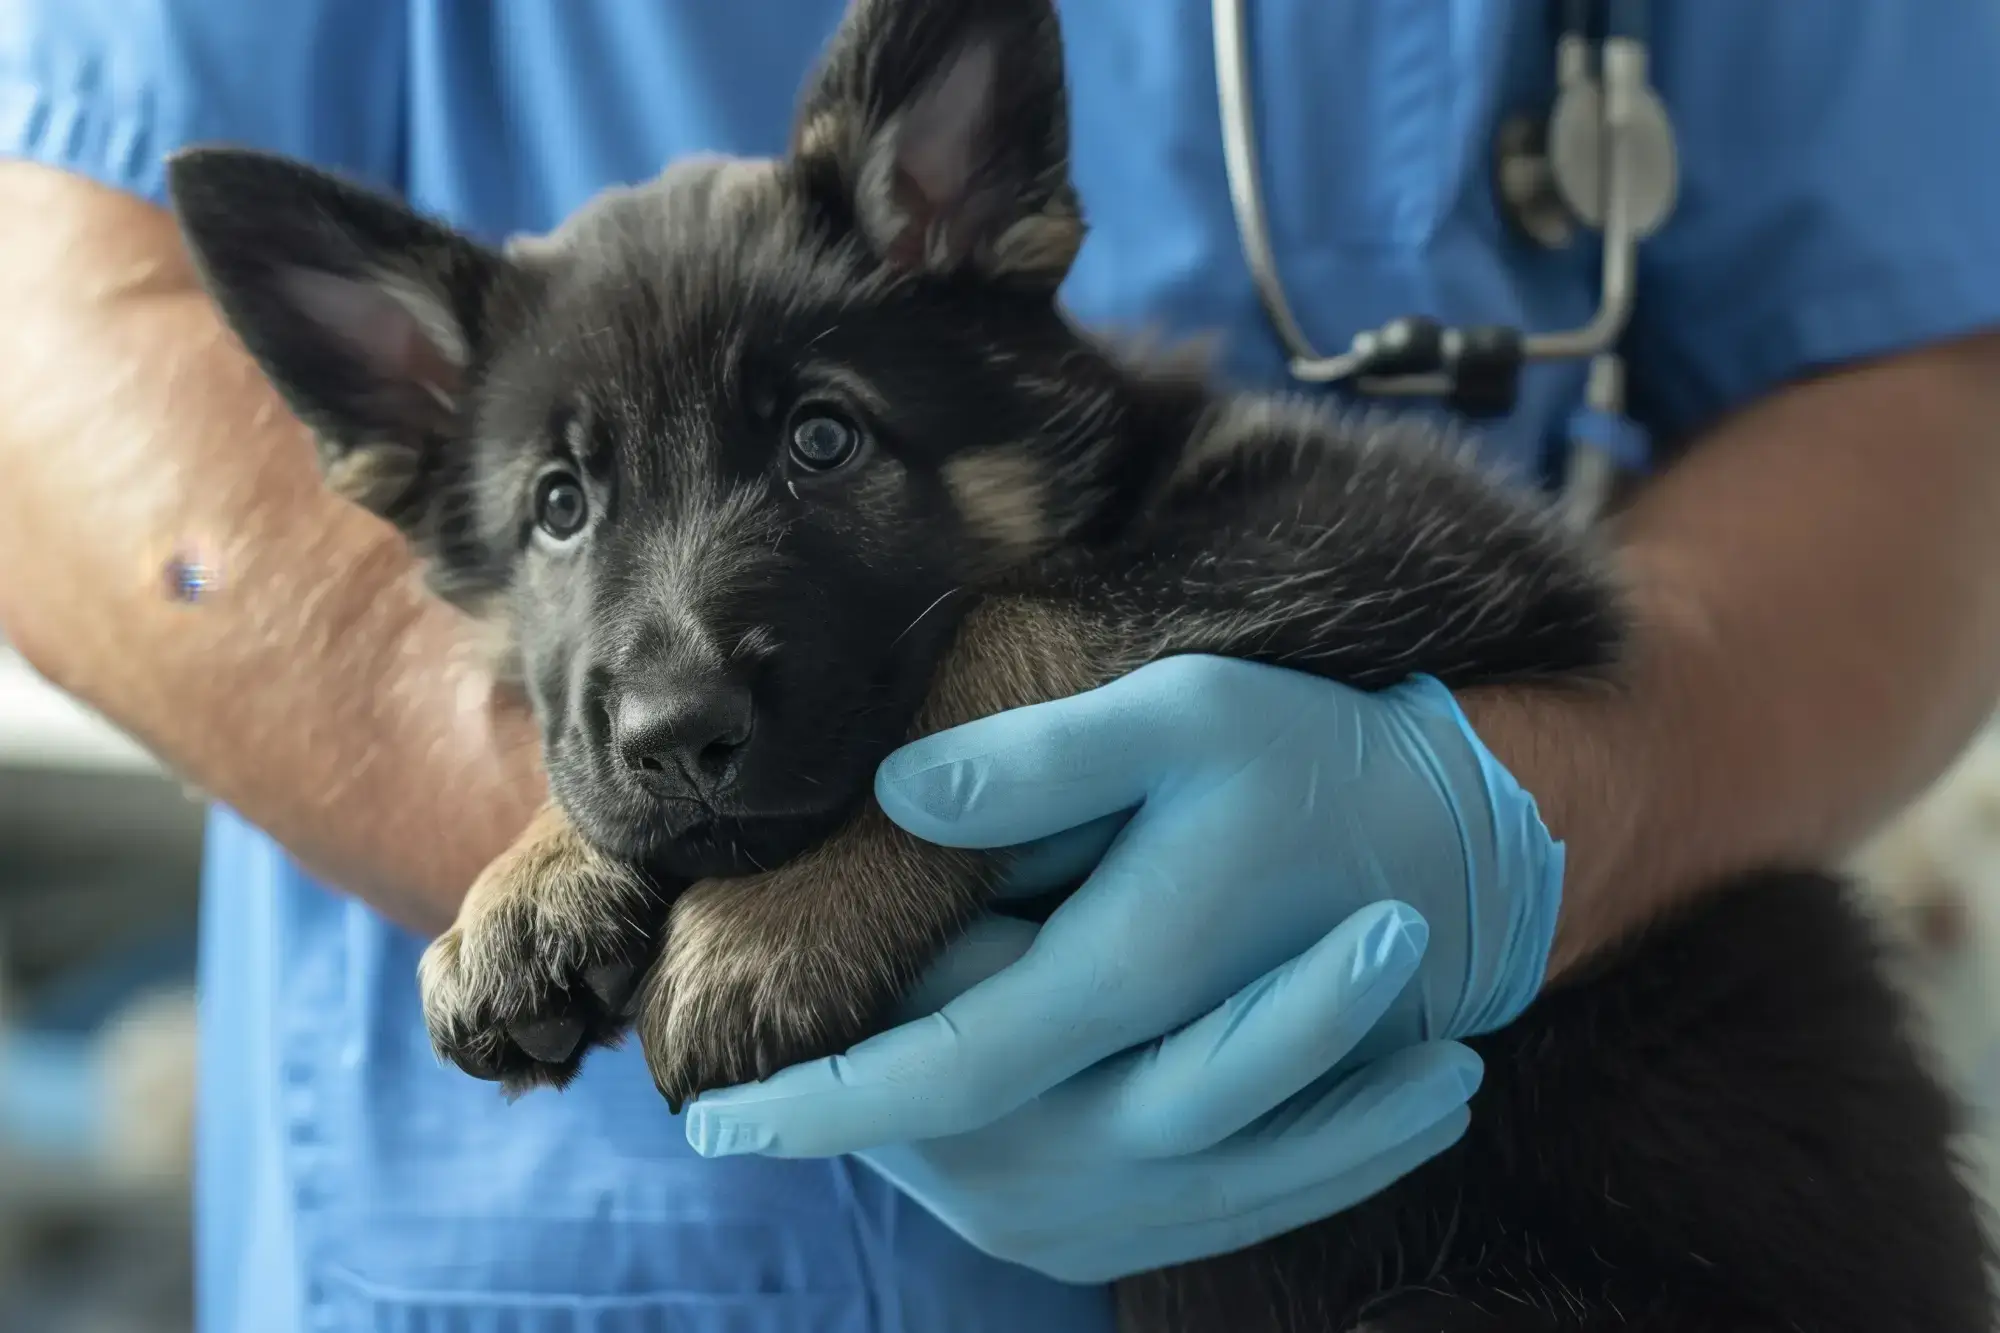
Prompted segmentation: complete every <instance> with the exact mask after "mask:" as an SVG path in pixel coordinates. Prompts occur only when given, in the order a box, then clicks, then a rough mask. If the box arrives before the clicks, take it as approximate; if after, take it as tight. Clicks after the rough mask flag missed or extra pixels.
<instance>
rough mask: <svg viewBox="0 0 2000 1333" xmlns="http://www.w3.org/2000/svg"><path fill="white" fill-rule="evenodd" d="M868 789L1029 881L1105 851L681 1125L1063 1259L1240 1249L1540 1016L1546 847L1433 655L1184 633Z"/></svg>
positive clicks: (1470, 1080)
mask: <svg viewBox="0 0 2000 1333" xmlns="http://www.w3.org/2000/svg"><path fill="white" fill-rule="evenodd" d="M877 796H878V798H879V799H880V801H881V803H882V805H883V808H884V809H885V810H886V811H887V812H888V814H889V815H890V817H891V818H893V819H895V820H897V822H899V823H901V824H903V825H904V826H905V827H906V828H908V829H910V830H911V831H912V832H914V833H916V834H918V835H919V836H921V837H924V838H928V839H930V840H932V841H935V842H939V843H946V844H951V845H956V846H971V847H1021V846H1023V845H1026V844H1033V846H1032V847H1031V848H1030V849H1029V851H1028V852H1027V854H1026V855H1024V857H1023V858H1022V862H1021V869H1022V871H1023V874H1022V876H1021V879H1022V882H1023V885H1024V887H1033V886H1034V885H1035V884H1036V883H1038V882H1049V881H1051V880H1055V879H1059V878H1061V877H1062V876H1063V873H1064V872H1065V871H1072V870H1074V869H1075V868H1077V867H1078V866H1079V865H1084V866H1087V865H1088V864H1089V861H1090V859H1091V858H1092V857H1093V856H1095V855H1096V854H1098V853H1099V852H1102V853H1103V854H1102V859H1101V861H1100V862H1099V863H1098V864H1097V868H1096V870H1095V871H1094V872H1093V873H1091V875H1090V877H1089V879H1088V880H1087V881H1086V882H1085V884H1084V885H1083V887H1082V888H1080V889H1079V890H1078V891H1077V892H1076V894H1074V895H1073V896H1072V897H1071V898H1070V899H1069V900H1068V901H1067V902H1066V903H1064V905H1063V906H1062V907H1061V908H1059V909H1058V910H1057V911H1056V912H1055V913H1054V914H1053V915H1052V916H1051V917H1050V919H1049V920H1048V922H1047V923H1046V925H1044V926H1043V927H1042V928H1041V929H1040V931H1039V932H1036V931H1034V930H1033V928H1032V927H1029V926H1026V925H1025V924H1023V923H1017V922H1006V921H1003V920H1000V919H994V920H991V921H988V922H986V923H984V924H983V925H982V926H981V928H980V929H978V930H976V931H975V932H973V935H972V937H971V938H969V939H968V940H967V941H965V942H964V943H963V944H962V945H961V946H960V947H959V948H958V949H956V950H954V951H953V953H952V954H951V955H950V956H948V957H947V959H946V960H945V961H944V963H943V964H942V965H941V966H940V968H939V970H938V973H937V974H936V975H935V976H934V977H933V978H932V979H931V985H930V987H928V988H927V990H928V997H927V999H928V1002H929V1003H932V1004H937V1003H940V1002H941V997H944V996H954V995H955V998H951V999H949V1000H948V1002H942V1003H941V1007H939V1008H937V1009H936V1010H935V1012H933V1013H931V1014H930V1015H929V1016H928V1017H923V1018H918V1019H916V1020H914V1021H913V1022H911V1023H908V1024H906V1025H904V1026H902V1027H899V1028H896V1029H894V1030H892V1031H890V1032H888V1033H885V1034H883V1035H882V1036H880V1037H877V1038H875V1039H873V1040H871V1041H868V1042H864V1043H862V1044H861V1045H860V1046H858V1047H856V1048H855V1049H854V1050H853V1051H851V1052H849V1053H848V1054H846V1055H844V1056H837V1057H834V1058H833V1059H830V1060H825V1061H819V1062H816V1063H813V1064H809V1065H804V1066H799V1067H796V1068H793V1069H789V1070H785V1071H782V1072H780V1073H779V1074H778V1075H777V1076H776V1077H774V1078H772V1079H770V1080H767V1081H766V1082H764V1083H761V1084H757V1085H753V1086H747V1087H741V1088H733V1089H728V1090H725V1091H722V1092H719V1093H713V1094H709V1095H706V1096H703V1097H702V1098H700V1099H698V1100H697V1101H696V1102H695V1103H694V1104H693V1105H692V1106H691V1107H690V1108H689V1110H688V1114H687V1132H688V1137H689V1140H690V1142H691V1143H693V1144H694V1146H695V1147H696V1149H697V1150H698V1151H702V1152H704V1153H708V1154H711V1155H719V1154H724V1153H735V1152H762V1153H768V1154H773V1155H778V1156H822V1155H832V1154H839V1153H848V1152H858V1153H860V1154H862V1155H863V1156H864V1157H865V1158H866V1159H867V1160H868V1161H869V1162H871V1163H872V1164H873V1165H874V1166H876V1168H877V1169H879V1170H881V1171H882V1172H884V1173H885V1174H886V1175H888V1176H889V1177H890V1178H891V1179H892V1180H894V1181H895V1182H896V1183H898V1184H899V1185H900V1186H902V1187H903V1188H904V1189H905V1190H907V1191H908V1192H909V1193H910V1194H912V1195H913V1196H914V1197H915V1198H917V1199H918V1200H919V1201H920V1202H922V1203H924V1204H925V1205H926V1206H927V1207H929V1208H930V1209H931V1210H932V1211H933V1212H935V1213H937V1214H938V1215H939V1216H940V1217H942V1218H943V1219H944V1220H945V1221H946V1222H947V1223H948V1224H950V1225H952V1226H954V1227H955V1228H956V1229H958V1230H959V1231H960V1233H961V1234H963V1235H965V1236H966V1237H967V1238H968V1239H969V1240H971V1241H972V1242H973V1243H974V1244H975V1245H978V1246H979V1247H980V1248H982V1249H986V1250H988V1251H989V1252H991V1253H995V1254H999V1255H1002V1256H1004V1257H1007V1258H1010V1259H1014V1260H1016V1261H1017V1262H1021V1263H1024V1264H1027V1265H1029V1266H1031V1267H1035V1268H1039V1269H1041V1270H1042V1271H1044V1272H1047V1273H1050V1274H1052V1275H1054V1276H1057V1277H1061V1278H1067V1279H1070V1280H1077V1281H1094V1280H1104V1279H1108V1278H1112V1277H1116V1276H1120V1275H1123V1274H1125V1273H1130V1272H1136V1271H1140V1270H1143V1269H1147V1268H1154V1267H1159V1266H1161V1265H1164V1264H1169V1263H1175V1262H1181V1261H1185V1260H1189V1259H1193V1258H1198V1257H1203V1256H1206V1255H1210V1254H1215V1253H1220V1252H1223V1251H1226V1250H1230V1249H1234V1248H1238V1247H1241V1246H1243V1245H1247V1244H1251V1243H1254V1242H1255V1241H1257V1240H1261V1239H1264V1238H1267V1237H1268V1236H1271V1235H1275V1234H1277V1233H1279V1232H1282V1231H1286V1230H1290V1229H1292V1228H1295V1227H1297V1226H1301V1225H1303V1224H1305V1223H1306V1222H1309V1221H1311V1220H1314V1219H1315V1218H1319V1217H1323V1216H1326V1215H1329V1214H1331V1213H1333V1212H1337V1211H1340V1210H1341V1209H1343V1208H1345V1207H1347V1206H1350V1205H1351V1204H1353V1203H1355V1202H1358V1201H1359V1200H1361V1199H1363V1198H1365V1197H1367V1196H1368V1195H1369V1194H1372V1193H1374V1192H1375V1191H1377V1190H1379V1189H1381V1188H1382V1187H1383V1186H1385V1185H1387V1184H1389V1183H1391V1182H1392V1181H1393V1180H1395V1179H1396V1178H1397V1177H1399V1176H1401V1175H1402V1174H1404V1173H1406V1172H1407V1171H1409V1170H1411V1169H1413V1168H1415V1167H1416V1166H1418V1165H1419V1164H1421V1163H1422V1162H1423V1161H1425V1160H1427V1159H1428V1158H1429V1157H1431V1156H1432V1155H1434V1154H1435V1153H1437V1152H1439V1151H1442V1150H1443V1149H1444V1148H1445V1147H1447V1146H1449V1144H1451V1143H1452V1142H1454V1141H1455V1140H1456V1139H1457V1137H1458V1136H1459V1134H1461V1133H1462V1132H1463V1130H1464V1126H1465V1123H1466V1111H1465V1103H1466V1101H1467V1099H1468V1098H1469V1097H1470V1095H1471V1092H1472V1091H1473V1089H1474V1088H1475V1087H1476V1085H1477V1081H1478V1073H1479V1066H1478V1062H1477V1060H1476V1058H1475V1057H1474V1056H1473V1055H1472V1053H1471V1052H1470V1051H1468V1050H1466V1049H1465V1048H1463V1047H1462V1046H1459V1045H1457V1044H1456V1042H1454V1041H1451V1040H1449V1039H1450V1038H1457V1037H1463V1036H1469V1035H1474V1034H1477V1033H1480V1032H1485V1031H1490V1030H1491V1029H1493V1028H1496V1027H1499V1026H1501V1025H1502V1024H1504V1023H1506V1022H1507V1021H1509V1020H1510V1019H1512V1018H1513V1017H1514V1016H1515V1015H1516V1014H1518V1013H1519V1012H1520V1011H1521V1010H1522V1009H1523V1008H1525V1007H1526V1005H1527V1003H1528V1001H1529V1000H1530V999H1531V998H1532V997H1533V996H1534V994H1535V992H1536V990H1537V989H1538V987H1539V985H1540V983H1541V979H1542V975H1543V971H1544V969H1545V967H1546V963H1547V957H1548V950H1549V945H1550V941H1551V937H1552V935H1553V932H1554V922H1555V914H1556V907H1557V904H1558V900H1559V896H1560V885H1561V878H1562V863H1563V856H1562V849H1561V847H1560V846H1559V845H1558V844H1556V843H1555V842H1554V841H1552V840H1551V839H1550V837H1549V835H1548V833H1547V831H1546V830H1545V829H1544V828H1543V827H1542V824H1541V821H1540V819H1539V818H1538V817H1537V815H1536V813H1535V809H1534V805H1533V802H1532V800H1531V799H1530V798H1529V797H1528V796H1527V794H1526V793H1525V792H1523V791H1522V790H1521V789H1520V788H1519V786H1518V785H1517V784H1516V783H1515V782H1514V781H1513V780H1512V779H1511V778H1510V777H1509V776H1508V775H1507V774H1506V772H1505V771H1504V770H1503V769H1502V768H1501V767H1500V765H1499V764H1498V763H1497V761H1495V760H1494V759H1493V758H1492V756H1491V755H1489V754H1488V753H1487V751H1486V749H1485V747H1484V746H1483V745H1482V744H1481V743H1480V742H1479V740H1478V739H1477V738H1476V737H1475V736H1474V735H1473V734H1472V732H1471V730H1470V729H1469V727H1468V726H1467V724H1466V722H1465V719H1464V717H1463V715H1462V714H1461V713H1460V711H1459V709H1458V707H1457V704H1456V702H1455V701H1454V700H1453V699H1452V697H1451V695H1450V694H1449V693H1448V692H1447V691H1446V690H1444V688H1443V687H1442V686H1440V685H1439V684H1437V683H1436V682H1435V681H1431V680H1426V679H1418V680H1414V681H1412V682H1410V683H1409V684H1407V685H1404V686H1401V687H1399V688H1397V689H1394V690H1389V691H1385V692H1382V693H1379V694H1364V693H1361V692H1358V691H1355V690H1351V689H1347V688H1345V687H1342V686H1338V685H1334V684H1331V683H1329V682H1326V681H1322V680H1319V679H1316V678H1313V677H1309V676H1306V675H1303V674H1300V673H1296V672H1290V671H1284V670H1280V669H1276V668H1271V667H1264V666H1258V665H1254V664H1250V663H1244V662H1237V661H1229V660H1224V659H1217V658H1203V657H1183V658H1173V659H1169V660H1167V661H1164V662H1160V663H1156V664H1154V665H1152V666H1149V667H1146V668H1144V669H1142V670H1140V671H1137V672H1134V673H1133V674H1132V675H1130V676H1127V677H1125V678H1123V679H1121V680H1119V681H1116V682H1114V683H1112V684H1110V685H1108V686H1105V687H1104V688H1102V689H1099V690H1094V691H1091V692H1089V693H1087V694H1083V695H1080V696H1077V697H1075V698H1072V699H1066V700H1061V701H1058V702H1055V703H1050V704H1044V705H1040V706H1038V707H1034V708H1027V709H1021V710H1017V711H1015V712H1012V713H1007V714H1002V715H999V716H996V717H992V718H986V719H982V720H981V721H978V722H974V723H972V724H970V725H967V726H964V727H959V728H956V729H954V730H952V731H949V732H946V733H943V734H941V735H938V736H933V737H929V738H926V739H925V740H924V741H921V742H919V743H917V744H915V745H912V746H908V747H906V748H904V749H903V750H901V751H898V752H897V753H896V754H895V755H893V756H891V757H890V759H889V760H888V761H887V762H886V763H884V765H883V766H882V770H881V773H880V775H879V778H878V782H877ZM1128 813H1129V819H1128V818H1127V817H1126V816H1127V814H1128ZM1107 844H1108V850H1106V847H1107ZM1412 908H1414V909H1415V910H1414V911H1412V910H1411V909H1412ZM980 978H983V979H980ZM968 982H971V983H974V984H970V985H969V988H967V983H968ZM961 991H962V993H960V992H961ZM1170 1034H1171V1035H1170Z"/></svg>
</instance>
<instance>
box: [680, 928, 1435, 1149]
mask: <svg viewBox="0 0 2000 1333" xmlns="http://www.w3.org/2000/svg"><path fill="white" fill-rule="evenodd" d="M1420 921H1421V918H1419V917H1418V916H1417V915H1416V914H1415V913H1414V912H1413V911H1412V910H1411V909H1410V908H1408V907H1406V906H1404V905H1403V904H1401V903H1395V902H1385V903H1375V904H1371V905H1370V906H1368V907H1365V908H1363V909H1361V911H1359V912H1357V913H1355V914H1354V916H1353V918H1351V923H1350V924H1351V926H1352V930H1351V933H1350V935H1349V936H1347V937H1346V938H1348V939H1349V940H1350V941H1351V947H1352V949H1353V952H1354V954H1355V955H1356V957H1357V958H1358V959H1361V960H1369V959H1372V960H1374V961H1373V963H1372V966H1373V967H1374V968H1376V969H1380V968H1382V967H1384V966H1386V965H1389V962H1390V960H1396V959H1399V958H1400V954H1399V952H1398V941H1399V940H1400V937H1401V936H1403V935H1405V934H1406V933H1407V932H1408V931H1409V930H1411V929H1412V928H1413V927H1415V926H1416V924H1417V923H1418V922H1420ZM1100 970H1101V968H1100V965H1099V962H1098V960H1095V959H1092V958H1088V957H1086V958H1082V959H1077V958H1072V957H1069V956H1067V954H1066V952H1065V951H1062V950H1056V949H1048V948H1042V947H1040V942H1039V941H1038V942H1037V946H1036V947H1032V948H1030V949H1029V950H1028V952H1027V954H1026V955H1025V956H1024V957H1022V959H1021V960H1020V961H1019V962H1018V963H1015V964H1014V965H1012V966H1010V967H1007V968H1005V969H1004V970H1002V971H1001V972H999V973H997V974H996V975H994V976H992V977H990V978H988V979H987V980H986V981H983V982H981V983H979V984H978V985H976V986H974V987H972V989H970V990H968V991H966V992H965V993H964V994H963V995H960V996H959V997H958V998H957V999H955V1000H952V1001H951V1002H950V1003H948V1004H947V1005H945V1006H944V1008H943V1009H942V1010H940V1011H939V1012H937V1013H936V1014H933V1015H931V1016H930V1017H928V1018H924V1019H920V1020H918V1021H916V1022H913V1023H906V1024H904V1025H903V1026H901V1027H898V1028H894V1029H891V1030H890V1031H888V1032H885V1033H883V1034H882V1035H880V1036H878V1037H873V1038H871V1039H869V1040H868V1041H865V1042H862V1043H861V1044H860V1045H858V1046H856V1047H854V1048H853V1049H852V1050H850V1051H848V1052H847V1053H846V1054H844V1055H837V1056H833V1057H831V1058H829V1059H825V1060H818V1061H813V1062H811V1063H808V1064H803V1065H795V1066H793V1067H791V1068H789V1069H784V1070H781V1071H779V1072H778V1073H777V1074H775V1075H773V1076H772V1077H771V1078H769V1079H767V1080H765V1081H763V1082H761V1083H755V1084H749V1085H744V1086H739V1087H734V1088H727V1089H723V1090H721V1091H719V1092H714V1093H709V1094H705V1095H703V1096H702V1097H700V1098H698V1099H697V1100H696V1101H695V1102H694V1103H693V1104H692V1105H691V1106H689V1107H688V1109H687V1112H686V1115H685V1117H684V1127H685V1130H686V1133H687V1136H688V1141H689V1143H690V1144H692V1145H693V1146H694V1148H695V1150H696V1151H697V1152H700V1153H702V1154H703V1155H705V1156H717V1155H726V1154H734V1153H741V1152H760V1153H768V1154H774V1155H777V1156H786V1157H828V1156H839V1155H841V1154H846V1153H854V1152H859V1151H862V1150H864V1149H867V1148H872V1147H877V1146H879V1145H881V1144H885V1143H896V1142H905V1141H910V1140H916V1139H931V1138H941V1137H946V1136H950V1135H960V1134H966V1133H969V1132H971V1131H973V1130H975V1129H979V1128H981V1127H983V1126H986V1125H990V1124H992V1123H993V1122H994V1121H996V1120H999V1119H1000V1118H1001V1117H1003V1116H1005V1115H1007V1114H1008V1113H1010V1112H1012V1111H1014V1110H1015V1109H1016V1108H1018V1107H1019V1106H1021V1105H1022V1104H1023V1103H1025V1102H1028V1101H1030V1100H1032V1099H1034V1098H1036V1097H1039V1096H1041V1095H1042V1094H1044V1093H1045V1092H1047V1091H1048V1090H1049V1089H1050V1088H1052V1087H1054V1086H1056V1085H1057V1084H1059V1083H1061V1082H1063V1081H1064V1080H1066V1079H1069V1078H1072V1077H1074V1076H1075V1075H1077V1074H1079V1073H1081V1072H1082V1071H1083V1070H1085V1069H1088V1068H1089V1067H1090V1066H1092V1065H1094V1064H1097V1063H1098V1062H1099V1061H1101V1060H1105V1059H1108V1058H1109V1057H1111V1056H1113V1055H1116V1054H1117V1053H1119V1052H1120V1051H1123V1050H1126V1049H1128V1048H1130V1047H1134V1046H1137V1045H1139V1044H1140V1043H1141V1042H1146V1041H1151V1040H1153V1039H1154V1038H1156V1037H1158V1036H1159V1035H1160V1034H1161V1033H1162V1032H1163V1031H1165V1027H1164V1026H1163V1025H1158V1026H1156V1025H1154V1024H1155V1017H1156V1016H1154V1015H1151V1014H1148V1013H1142V1012H1130V1013H1128V1012H1123V1010H1124V1009H1125V1008H1127V1007H1128V1006H1125V1005H1122V1004H1121V1003H1119V1002H1118V1000H1117V999H1115V998H1114V997H1108V996H1107V995H1106V994H1105V993H1104V992H1103V988H1102V979H1101V977H1100V975H1099V972H1100Z"/></svg>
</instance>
